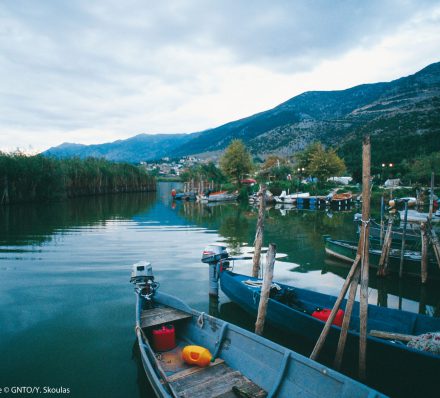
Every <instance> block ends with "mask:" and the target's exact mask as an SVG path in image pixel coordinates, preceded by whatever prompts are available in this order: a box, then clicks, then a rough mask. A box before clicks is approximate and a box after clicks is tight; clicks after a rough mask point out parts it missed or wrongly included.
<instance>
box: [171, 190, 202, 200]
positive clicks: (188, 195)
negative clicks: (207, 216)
mask: <svg viewBox="0 0 440 398" xmlns="http://www.w3.org/2000/svg"><path fill="white" fill-rule="evenodd" d="M171 196H172V198H173V200H196V197H197V195H196V193H195V192H192V191H191V192H176V190H175V189H173V190H172V191H171Z"/></svg>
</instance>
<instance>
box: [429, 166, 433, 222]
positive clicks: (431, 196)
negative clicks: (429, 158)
mask: <svg viewBox="0 0 440 398" xmlns="http://www.w3.org/2000/svg"><path fill="white" fill-rule="evenodd" d="M433 206H434V172H433V171H432V172H431V192H430V193H429V215H428V220H429V222H431V220H432V208H433Z"/></svg>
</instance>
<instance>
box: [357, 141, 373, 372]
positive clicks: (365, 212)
mask: <svg viewBox="0 0 440 398" xmlns="http://www.w3.org/2000/svg"><path fill="white" fill-rule="evenodd" d="M370 170H371V145H370V136H369V135H366V136H365V137H364V142H363V145H362V198H363V199H364V200H363V202H362V223H363V224H364V239H363V247H362V252H361V264H362V268H361V288H360V308H359V309H360V311H359V312H360V313H359V316H360V328H359V378H360V379H361V380H365V379H366V376H367V369H366V363H367V317H368V271H369V266H370V263H369V248H370V239H369V236H370V233H369V232H370V180H371V175H370Z"/></svg>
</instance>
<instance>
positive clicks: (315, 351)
mask: <svg viewBox="0 0 440 398" xmlns="http://www.w3.org/2000/svg"><path fill="white" fill-rule="evenodd" d="M360 260H361V257H360V255H357V256H356V258H355V260H354V262H353V265H352V266H351V269H350V272H349V273H348V275H347V278H346V279H345V282H344V284H343V286H342V288H341V291H340V292H339V296H338V298H337V299H336V301H335V304H334V306H333V308H332V310H331V312H330V315H329V317H328V319H327V321H326V322H325V325H324V328H323V329H322V332H321V334H320V336H319V338H318V341H317V342H316V344H315V347H314V348H313V351H312V353H311V354H310V358H311V359H313V360H316V359H317V358H318V356H319V353H320V352H321V349H322V347H323V346H324V343H325V340H326V338H327V335H328V332H329V331H330V327H331V325H332V323H333V321H334V319H335V316H336V313H337V312H338V310H339V307H340V306H341V303H342V300H343V299H344V297H345V293H347V290H348V287H349V286H350V283H351V281H352V279H353V276H354V274H355V272H356V270H357V268H358V266H359V263H360Z"/></svg>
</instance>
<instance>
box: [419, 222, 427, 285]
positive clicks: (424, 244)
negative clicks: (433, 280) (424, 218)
mask: <svg viewBox="0 0 440 398" xmlns="http://www.w3.org/2000/svg"><path fill="white" fill-rule="evenodd" d="M420 234H421V235H422V236H421V238H422V261H421V263H420V275H421V277H422V283H426V281H427V280H428V235H427V233H426V224H425V223H423V222H422V223H421V224H420Z"/></svg>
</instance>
